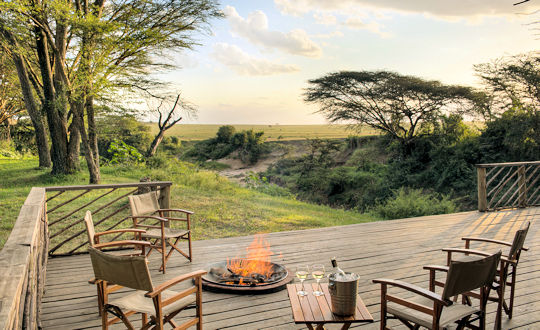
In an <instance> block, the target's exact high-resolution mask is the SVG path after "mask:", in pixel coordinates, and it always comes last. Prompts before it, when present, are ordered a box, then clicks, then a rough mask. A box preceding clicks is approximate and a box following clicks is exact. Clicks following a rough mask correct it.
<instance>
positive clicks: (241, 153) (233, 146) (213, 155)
mask: <svg viewBox="0 0 540 330" xmlns="http://www.w3.org/2000/svg"><path fill="white" fill-rule="evenodd" d="M263 135H264V132H254V131H253V130H247V131H242V132H238V133H235V129H234V127H233V126H229V125H227V126H221V127H220V128H219V130H218V132H217V135H216V137H215V138H213V139H208V140H205V141H201V142H197V143H196V144H195V145H193V146H192V147H191V148H190V149H189V150H188V151H187V152H186V153H185V154H184V156H185V157H187V158H188V159H189V158H191V159H194V160H197V161H199V162H205V161H207V160H209V159H211V160H217V159H221V158H224V157H227V156H229V155H230V154H232V153H233V152H235V151H238V157H239V158H240V160H242V162H243V163H245V164H255V163H256V162H257V161H259V159H260V158H261V157H262V156H263V155H264V154H265V153H268V152H270V147H269V146H268V145H266V144H265V143H264V139H263Z"/></svg>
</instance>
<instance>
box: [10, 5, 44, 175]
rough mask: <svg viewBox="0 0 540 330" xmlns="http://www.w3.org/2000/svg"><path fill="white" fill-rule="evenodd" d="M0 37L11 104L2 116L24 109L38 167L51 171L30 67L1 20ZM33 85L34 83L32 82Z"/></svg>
mask: <svg viewBox="0 0 540 330" xmlns="http://www.w3.org/2000/svg"><path fill="white" fill-rule="evenodd" d="M0 13H1V12H0ZM0 36H2V37H3V38H0V40H1V42H0V56H1V57H2V58H1V63H2V64H1V66H2V68H1V69H0V70H1V72H2V83H3V84H4V86H5V87H6V89H5V92H6V93H5V97H6V100H7V99H8V98H9V100H10V101H9V102H7V103H6V104H7V107H6V108H5V109H4V110H6V111H5V113H7V114H9V116H12V115H14V114H15V113H20V112H23V110H24V108H26V111H27V113H28V115H29V116H30V119H31V121H32V125H33V127H34V132H35V138H36V146H37V150H38V157H39V167H50V166H51V155H50V151H49V141H48V139H47V132H46V130H45V124H44V121H43V117H42V115H41V111H40V110H39V107H38V103H37V102H36V99H35V96H34V92H33V90H32V87H31V83H30V81H31V77H32V76H31V74H30V73H29V71H30V70H29V64H28V63H27V62H26V61H25V60H24V57H23V56H22V55H21V51H20V47H19V43H18V40H17V38H16V36H15V35H14V33H12V32H11V31H10V30H9V29H8V28H7V26H6V25H5V22H4V20H3V19H2V18H1V17H0ZM10 59H11V60H10ZM30 72H31V71H30ZM33 82H34V83H35V80H34V81H33ZM17 89H19V91H17ZM21 91H22V98H21ZM23 105H24V107H23ZM0 111H1V110H0ZM0 122H1V121H0Z"/></svg>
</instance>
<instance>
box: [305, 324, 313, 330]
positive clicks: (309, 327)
mask: <svg viewBox="0 0 540 330" xmlns="http://www.w3.org/2000/svg"><path fill="white" fill-rule="evenodd" d="M306 325H307V328H308V329H309V330H315V329H314V328H313V326H312V325H311V323H306Z"/></svg>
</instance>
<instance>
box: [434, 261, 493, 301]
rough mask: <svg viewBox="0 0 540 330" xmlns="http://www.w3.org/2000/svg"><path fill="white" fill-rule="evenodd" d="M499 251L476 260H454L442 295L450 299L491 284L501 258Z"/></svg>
mask: <svg viewBox="0 0 540 330" xmlns="http://www.w3.org/2000/svg"><path fill="white" fill-rule="evenodd" d="M501 254H502V252H501V251H499V252H497V253H495V254H493V255H491V256H488V257H485V258H482V259H479V260H474V261H452V262H451V263H450V268H449V269H448V275H447V276H446V284H445V285H444V289H443V293H442V297H443V299H450V298H451V297H453V296H456V295H458V294H462V293H464V292H467V291H470V290H474V289H478V288H481V287H484V286H491V283H493V280H494V279H495V274H496V273H497V265H498V263H499V260H500V259H501Z"/></svg>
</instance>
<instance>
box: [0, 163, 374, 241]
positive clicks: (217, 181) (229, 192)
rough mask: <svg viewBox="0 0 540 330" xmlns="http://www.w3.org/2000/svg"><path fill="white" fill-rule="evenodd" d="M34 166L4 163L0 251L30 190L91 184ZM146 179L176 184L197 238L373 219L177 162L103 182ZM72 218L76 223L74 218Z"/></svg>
mask: <svg viewBox="0 0 540 330" xmlns="http://www.w3.org/2000/svg"><path fill="white" fill-rule="evenodd" d="M36 167H37V160H34V159H30V160H5V159H0V177H1V178H2V181H1V182H0V247H2V246H3V245H4V243H5V242H6V239H7V237H8V236H9V233H10V231H11V228H12V227H13V224H14V222H15V220H16V219H17V215H18V213H19V209H20V207H21V205H22V204H23V202H24V200H25V199H26V196H27V194H28V192H29V191H30V188H31V187H33V186H52V185H54V186H56V185H74V184H86V183H87V182H88V175H87V173H86V172H85V171H84V170H83V171H81V173H79V174H76V175H71V176H64V177H52V176H50V175H49V173H48V171H47V170H40V169H37V168H36ZM145 176H146V177H151V178H152V179H153V180H163V181H165V180H169V181H173V182H174V184H173V189H172V196H171V199H172V200H171V206H173V207H181V208H185V209H189V210H192V211H194V212H195V216H194V221H193V234H194V238H195V239H209V238H219V237H231V236H240V235H247V234H254V233H264V232H276V231H286V230H296V229H307V228H315V227H327V226H336V225H345V224H351V223H359V222H367V221H373V220H375V219H373V218H372V217H369V216H367V215H365V214H360V213H357V212H354V211H345V210H336V209H332V208H330V207H327V206H321V205H314V204H309V203H305V202H301V201H297V200H295V199H291V198H286V197H275V196H270V195H266V194H263V193H260V192H257V191H254V190H250V189H247V188H242V187H240V186H238V185H237V184H234V183H231V182H229V181H228V180H227V179H225V178H223V177H221V176H219V175H218V174H217V173H215V172H210V171H205V170H200V169H198V168H197V167H195V166H194V165H192V164H189V163H183V162H179V161H175V160H171V161H170V163H168V164H167V165H165V166H164V168H159V169H148V168H145V167H143V166H135V167H133V166H132V167H121V166H117V167H103V168H102V177H103V180H102V183H120V182H137V181H139V179H140V178H142V177H145ZM86 198H87V199H86ZM90 198H91V194H89V196H85V198H81V199H80V201H79V202H78V205H82V203H84V201H85V200H88V199H90ZM75 205H77V204H75ZM83 211H84V210H83ZM83 211H81V212H83ZM120 217H121V214H118V217H116V218H118V219H119V218H120ZM73 218H74V219H75V216H74V217H73ZM116 218H115V217H113V219H111V220H110V221H111V223H112V222H114V221H115V220H118V219H116ZM108 221H109V220H108ZM73 230H75V229H73Z"/></svg>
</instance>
